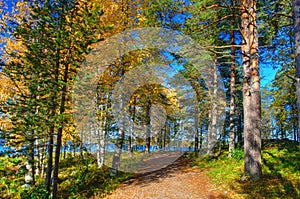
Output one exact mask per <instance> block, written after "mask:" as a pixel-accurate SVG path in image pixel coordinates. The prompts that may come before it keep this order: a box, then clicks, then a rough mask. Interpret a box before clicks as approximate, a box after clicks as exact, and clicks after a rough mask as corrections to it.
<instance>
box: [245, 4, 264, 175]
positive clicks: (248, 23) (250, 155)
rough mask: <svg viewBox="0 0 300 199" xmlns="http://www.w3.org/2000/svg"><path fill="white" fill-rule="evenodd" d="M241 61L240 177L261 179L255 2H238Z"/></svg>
mask: <svg viewBox="0 0 300 199" xmlns="http://www.w3.org/2000/svg"><path fill="white" fill-rule="evenodd" d="M241 7H242V13H241V14H242V15H241V20H242V36H243V46H242V61H243V63H242V64H243V69H244V85H243V97H244V98H243V99H244V175H243V177H242V180H245V177H246V175H247V174H249V175H250V178H251V180H258V179H260V178H261V176H262V164H261V103H260V76H259V66H258V31H257V24H256V1H255V0H250V1H248V0H241Z"/></svg>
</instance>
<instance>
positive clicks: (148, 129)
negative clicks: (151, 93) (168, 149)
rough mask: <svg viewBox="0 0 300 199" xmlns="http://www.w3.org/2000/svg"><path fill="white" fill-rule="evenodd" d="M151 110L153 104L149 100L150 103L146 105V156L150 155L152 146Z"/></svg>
mask: <svg viewBox="0 0 300 199" xmlns="http://www.w3.org/2000/svg"><path fill="white" fill-rule="evenodd" d="M150 109H151V104H150V100H149V101H148V103H147V104H146V148H145V153H146V154H149V153H150V144H151V128H150V121H151V118H150Z"/></svg>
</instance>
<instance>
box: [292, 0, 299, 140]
mask: <svg viewBox="0 0 300 199" xmlns="http://www.w3.org/2000/svg"><path fill="white" fill-rule="evenodd" d="M292 2H293V19H294V32H295V33H294V34H295V68H296V95H297V109H298V129H300V0H293V1H292ZM299 137H300V134H299V131H298V138H299Z"/></svg>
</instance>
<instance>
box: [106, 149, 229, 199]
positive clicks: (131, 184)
mask: <svg viewBox="0 0 300 199" xmlns="http://www.w3.org/2000/svg"><path fill="white" fill-rule="evenodd" d="M174 157H175V154H174V153H171V154H169V155H168V154H160V155H156V156H153V157H150V158H149V159H148V160H146V161H145V164H144V165H142V166H141V168H140V169H139V173H138V174H136V175H135V177H134V178H133V179H131V180H129V181H127V182H126V183H124V184H122V185H121V186H120V187H119V188H118V189H117V190H116V191H115V192H114V193H113V194H112V195H110V196H108V197H107V198H108V199H154V198H155V199H194V198H195V199H202V198H203V199H206V198H208V199H214V198H222V199H223V198H225V199H226V198H229V197H228V196H227V195H226V193H224V192H222V191H220V190H218V189H217V188H216V187H214V186H212V185H210V183H209V179H208V178H207V177H206V175H205V172H203V171H200V170H199V169H197V168H192V166H191V163H190V162H189V161H187V160H186V159H185V158H183V157H181V158H179V159H177V160H176V161H175V162H174V159H172V158H174ZM171 160H173V161H172V162H173V163H171V164H170V165H168V166H167V167H165V168H161V169H159V170H157V171H151V172H146V171H149V168H152V167H156V166H157V165H163V164H165V163H166V161H171ZM143 171H145V172H143Z"/></svg>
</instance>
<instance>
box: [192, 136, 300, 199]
mask: <svg viewBox="0 0 300 199" xmlns="http://www.w3.org/2000/svg"><path fill="white" fill-rule="evenodd" d="M299 149H300V147H299V144H298V143H295V142H292V141H287V140H286V141H277V142H269V143H267V144H266V145H265V146H264V149H263V151H262V160H263V177H262V179H260V180H258V181H254V182H252V181H250V180H246V181H245V182H241V181H240V178H241V176H242V174H243V158H241V157H242V156H243V152H242V151H241V150H240V149H237V150H235V152H236V158H234V159H233V158H229V157H228V156H227V154H226V152H225V151H223V153H222V155H221V156H219V157H217V158H213V159H212V158H209V157H203V158H201V159H195V161H194V165H197V166H198V167H199V168H201V169H203V170H207V171H208V172H207V175H208V176H209V177H210V178H211V179H212V182H213V183H214V184H215V185H217V186H218V187H220V188H221V189H224V190H225V191H227V192H229V193H230V195H231V196H232V198H278V199H279V198H290V199H292V198H298V197H299V196H300V184H299V183H300V180H299V176H300V166H299V165H300V151H299Z"/></svg>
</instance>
